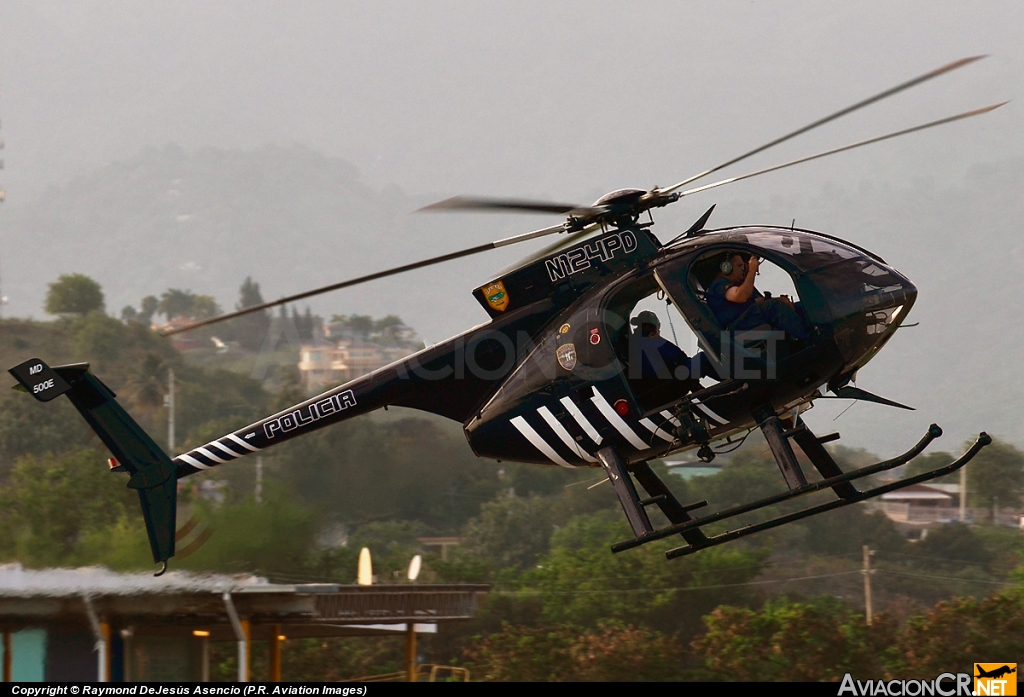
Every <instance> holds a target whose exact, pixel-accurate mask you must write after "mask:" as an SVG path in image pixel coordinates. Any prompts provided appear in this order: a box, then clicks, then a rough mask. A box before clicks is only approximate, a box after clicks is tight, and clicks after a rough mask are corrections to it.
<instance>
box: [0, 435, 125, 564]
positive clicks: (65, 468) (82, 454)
mask: <svg viewBox="0 0 1024 697" xmlns="http://www.w3.org/2000/svg"><path fill="white" fill-rule="evenodd" d="M124 484H125V478H124V477H123V476H118V475H112V474H110V473H109V468H108V467H107V464H106V462H105V457H104V455H103V454H101V453H99V452H97V451H95V450H84V449H82V450H75V451H72V452H68V453H64V454H62V455H43V456H33V455H29V456H25V457H23V458H21V459H19V460H18V462H17V463H16V464H15V466H14V468H13V470H12V471H11V474H10V478H9V480H8V482H7V484H6V485H5V486H3V487H2V488H0V555H2V556H3V557H4V558H7V559H17V560H19V561H21V562H22V563H23V564H26V565H27V566H37V567H43V566H67V565H76V564H94V563H97V562H100V561H102V560H103V559H104V557H105V555H106V554H108V553H110V552H111V550H112V541H113V540H114V539H115V537H116V536H112V535H110V534H108V533H109V532H111V531H112V530H114V529H116V528H117V527H118V526H119V525H120V524H121V523H122V521H128V522H129V523H130V526H131V527H133V528H134V529H135V530H137V531H138V534H140V535H142V536H144V535H145V533H144V530H145V525H144V523H143V521H142V516H141V515H140V513H139V510H140V509H139V503H138V497H137V496H136V495H135V493H134V492H133V491H131V490H130V489H128V488H126V487H125V486H124Z"/></svg>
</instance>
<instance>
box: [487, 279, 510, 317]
mask: <svg viewBox="0 0 1024 697" xmlns="http://www.w3.org/2000/svg"><path fill="white" fill-rule="evenodd" d="M480 292H482V293H483V294H484V298H485V299H486V300H487V304H488V305H490V306H491V307H493V308H494V309H495V310H497V311H498V312H504V311H505V308H506V307H508V291H506V290H505V284H504V283H502V282H501V281H496V282H494V283H490V284H488V285H486V286H484V287H483V288H481V289H480Z"/></svg>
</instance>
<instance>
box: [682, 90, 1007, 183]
mask: <svg viewBox="0 0 1024 697" xmlns="http://www.w3.org/2000/svg"><path fill="white" fill-rule="evenodd" d="M1004 104H1007V102H1000V103H999V104H991V105H989V106H986V107H982V108H980V109H974V110H973V111H965V112H964V113H962V114H957V115H956V116H947V117H946V118H944V119H939V120H938V121H930V122H928V123H924V124H921V125H920V126H913V127H912V128H904V129H903V130H902V131H895V132H893V133H887V134H885V135H884V136H876V137H874V138H868V139H867V140H862V141H859V142H857V143H852V144H850V145H844V146H842V147H841V148H833V149H831V150H826V151H825V152H819V153H818V154H816V155H808V156H807V157H801V158H798V159H796V160H790V161H789V162H784V163H782V164H781V165H775V166H773V167H765V168H764V169H759V170H757V171H756V172H749V173H747V174H741V175H740V176H738V177H729V178H728V179H722V180H721V181H717V182H712V183H711V184H705V185H704V186H698V187H696V188H694V189H687V190H686V191H680V192H679V196H680V197H683V196H689V195H690V194H696V193H698V192H701V191H707V190H708V189H714V188H715V187H718V186H722V185H723V184H731V183H733V182H738V181H741V180H743V179H750V178H751V177H756V176H757V175H759V174H767V173H768V172H774V171H776V170H780V169H785V168H786V167H792V166H793V165H798V164H800V163H802V162H810V161H811V160H817V159H818V158H821V157H825V156H827V155H835V154H836V153H839V152H845V151H847V150H853V149H854V148H859V147H861V146H862V145H870V144H871V143H878V142H881V141H883V140H889V139H890V138H896V137H897V136H902V135H906V134H908V133H914V132H915V131H923V130H924V129H926V128H931V127H933V126H941V125H942V124H944V123H951V122H953V121H959V120H961V119H969V118H971V117H972V116H978V115H980V114H986V113H988V112H990V111H992V110H993V109H998V108H999V107H1001V106H1003V105H1004Z"/></svg>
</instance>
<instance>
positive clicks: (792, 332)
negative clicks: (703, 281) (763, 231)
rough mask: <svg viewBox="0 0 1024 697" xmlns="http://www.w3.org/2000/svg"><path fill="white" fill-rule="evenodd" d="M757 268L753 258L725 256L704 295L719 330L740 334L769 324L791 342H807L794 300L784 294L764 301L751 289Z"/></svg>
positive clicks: (738, 253) (733, 255)
mask: <svg viewBox="0 0 1024 697" xmlns="http://www.w3.org/2000/svg"><path fill="white" fill-rule="evenodd" d="M759 265H760V262H759V261H758V259H757V257H755V256H752V255H749V254H744V253H740V252H729V253H727V255H726V258H725V259H724V260H723V261H722V263H721V265H720V266H719V271H718V276H717V277H716V278H715V280H714V281H712V282H711V285H709V286H708V290H707V293H706V294H705V298H706V299H707V303H708V307H710V308H711V312H713V313H714V315H715V319H717V320H718V323H719V325H721V327H722V329H728V330H733V331H736V330H740V331H743V330H751V329H755V328H757V327H760V326H762V325H765V324H769V325H771V326H772V327H773V328H774V329H781V330H782V331H784V332H786V335H787V337H788V338H790V339H796V340H797V341H807V340H808V339H809V338H810V336H809V334H808V333H807V326H806V324H805V323H804V320H803V317H801V314H800V312H799V311H798V309H797V306H796V305H795V304H794V303H793V301H792V300H790V299H789V297H788V296H786V295H783V296H780V297H778V298H766V297H765V296H764V295H763V294H762V293H761V292H760V291H758V290H757V288H755V287H754V278H755V277H756V276H757V269H758V266H759Z"/></svg>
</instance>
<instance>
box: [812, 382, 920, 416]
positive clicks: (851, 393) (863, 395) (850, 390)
mask: <svg viewBox="0 0 1024 697" xmlns="http://www.w3.org/2000/svg"><path fill="white" fill-rule="evenodd" d="M833 392H835V394H836V398H837V399H859V400H860V401H862V402H874V403H875V404H884V405H885V406H887V407H898V408H899V409H907V410H908V411H916V410H915V409H914V407H908V406H907V405H906V404H900V403H899V402H894V401H892V400H891V399H886V398H885V397H879V396H878V395H876V394H871V393H870V392H868V391H867V390H862V389H860V388H859V387H850V386H849V385H847V386H846V387H840V388H839V389H837V390H833ZM826 399H827V397H826Z"/></svg>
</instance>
